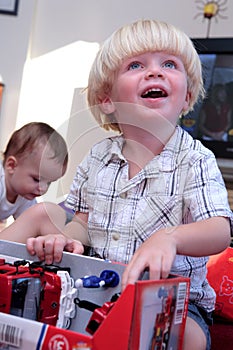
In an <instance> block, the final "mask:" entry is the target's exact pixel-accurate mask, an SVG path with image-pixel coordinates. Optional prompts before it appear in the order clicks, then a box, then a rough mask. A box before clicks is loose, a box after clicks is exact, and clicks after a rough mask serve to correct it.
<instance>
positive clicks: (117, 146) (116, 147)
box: [105, 126, 192, 171]
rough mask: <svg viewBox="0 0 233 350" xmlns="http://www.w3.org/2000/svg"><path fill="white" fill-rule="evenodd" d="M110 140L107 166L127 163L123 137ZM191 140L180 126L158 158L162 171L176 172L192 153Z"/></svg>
mask: <svg viewBox="0 0 233 350" xmlns="http://www.w3.org/2000/svg"><path fill="white" fill-rule="evenodd" d="M110 140H111V146H110V148H109V152H108V155H107V156H106V157H105V164H107V163H109V162H111V161H113V162H114V161H118V162H119V161H122V162H126V159H125V157H124V156H123V154H122V148H123V145H124V137H123V135H119V136H114V137H111V138H110ZM191 140H192V138H191V136H190V135H189V134H188V133H187V132H186V131H184V130H183V129H182V128H181V127H180V126H176V128H175V131H174V133H173V134H172V136H171V137H170V139H169V141H168V142H167V144H166V145H165V146H164V149H163V150H162V152H161V154H160V155H159V156H158V157H156V159H157V160H158V163H159V167H161V170H163V171H172V170H174V169H175V168H176V167H177V166H178V165H179V164H180V162H181V161H182V159H183V158H184V156H185V155H186V154H187V152H189V151H190V142H191Z"/></svg>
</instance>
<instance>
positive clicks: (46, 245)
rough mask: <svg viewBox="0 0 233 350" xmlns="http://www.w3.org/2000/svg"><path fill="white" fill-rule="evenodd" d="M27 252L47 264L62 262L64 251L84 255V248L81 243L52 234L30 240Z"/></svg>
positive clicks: (28, 240) (27, 244)
mask: <svg viewBox="0 0 233 350" xmlns="http://www.w3.org/2000/svg"><path fill="white" fill-rule="evenodd" d="M26 247H27V250H28V252H29V254H31V255H37V256H38V258H39V259H40V260H44V261H45V263H46V264H52V263H53V261H54V262H60V261H61V259H62V253H63V250H65V251H67V252H70V253H75V254H83V252H84V247H83V245H82V243H81V242H79V241H76V240H73V239H71V238H68V237H66V236H64V235H62V234H50V235H47V236H39V237H36V238H28V239H27V243H26Z"/></svg>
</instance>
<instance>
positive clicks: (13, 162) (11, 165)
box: [4, 156, 18, 174]
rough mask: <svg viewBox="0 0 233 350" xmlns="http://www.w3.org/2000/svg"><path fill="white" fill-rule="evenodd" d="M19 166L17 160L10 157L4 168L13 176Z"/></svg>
mask: <svg viewBox="0 0 233 350" xmlns="http://www.w3.org/2000/svg"><path fill="white" fill-rule="evenodd" d="M17 165H18V162H17V159H16V158H15V157H14V156H9V157H7V159H6V161H5V165H4V168H5V170H7V171H8V173H9V174H12V173H13V172H14V170H15V168H16V167H17Z"/></svg>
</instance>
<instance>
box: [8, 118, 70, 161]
mask: <svg viewBox="0 0 233 350" xmlns="http://www.w3.org/2000/svg"><path fill="white" fill-rule="evenodd" d="M40 143H42V144H44V146H45V147H46V144H47V143H48V144H49V146H50V147H51V150H52V151H53V152H54V155H53V157H52V158H53V159H56V160H57V161H58V163H59V164H62V165H63V167H64V168H66V167H67V163H68V150H67V145H66V142H65V140H64V139H63V137H62V136H61V135H60V134H59V133H58V132H57V131H56V130H54V129H53V128H52V127H51V126H50V125H48V124H46V123H42V122H31V123H28V124H25V125H24V126H22V127H21V128H20V129H18V130H16V131H14V133H13V134H12V136H11V137H10V140H9V141H8V144H7V146H6V149H5V151H4V152H3V166H4V165H5V161H6V159H7V158H8V157H9V156H14V157H18V158H23V157H26V156H28V155H29V154H30V153H31V152H32V151H33V150H34V149H36V147H37V145H38V144H40Z"/></svg>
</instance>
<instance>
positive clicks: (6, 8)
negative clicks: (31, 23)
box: [0, 0, 19, 16]
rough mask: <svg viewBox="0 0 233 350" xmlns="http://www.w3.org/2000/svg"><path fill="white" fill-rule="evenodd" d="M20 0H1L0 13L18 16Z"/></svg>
mask: <svg viewBox="0 0 233 350" xmlns="http://www.w3.org/2000/svg"><path fill="white" fill-rule="evenodd" d="M18 7H19V0H0V14H4V15H13V16H17V13H18Z"/></svg>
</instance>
